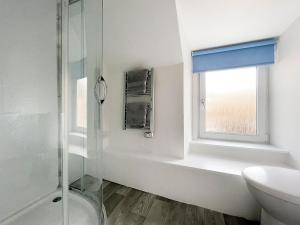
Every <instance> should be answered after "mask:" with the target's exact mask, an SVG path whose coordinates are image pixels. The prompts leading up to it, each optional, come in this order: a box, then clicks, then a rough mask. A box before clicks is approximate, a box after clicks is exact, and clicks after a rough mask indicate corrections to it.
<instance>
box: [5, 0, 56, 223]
mask: <svg viewBox="0 0 300 225" xmlns="http://www.w3.org/2000/svg"><path fill="white" fill-rule="evenodd" d="M0 27H1V36H0V49H1V52H0V127H1V129H0V180H1V185H0V199H1V204H0V220H1V219H3V218H4V217H6V216H8V215H9V214H11V213H13V212H15V211H16V210H19V209H21V208H22V207H24V206H25V205H27V204H28V203H30V202H32V201H34V200H36V199H37V198H39V197H41V196H43V195H46V194H48V193H50V192H52V191H54V190H55V189H56V187H57V185H58V157H57V154H58V150H57V147H58V143H57V138H58V134H57V130H58V129H57V124H58V123H57V122H58V118H57V114H58V110H57V68H56V1H55V0H50V1H49V0H27V1H18V0H10V1H5V2H2V4H1V7H0Z"/></svg>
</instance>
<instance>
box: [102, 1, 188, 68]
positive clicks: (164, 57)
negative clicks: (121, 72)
mask: <svg viewBox="0 0 300 225" xmlns="http://www.w3.org/2000/svg"><path fill="white" fill-rule="evenodd" d="M104 61H105V63H106V64H107V65H117V66H118V65H123V66H131V67H132V66H133V67H134V66H152V67H157V66H162V65H173V64H177V63H181V62H182V56H181V48H180V38H179V31H178V23H177V15H176V6H175V0H164V1H161V0H143V1H141V0H126V1H124V0H104Z"/></svg>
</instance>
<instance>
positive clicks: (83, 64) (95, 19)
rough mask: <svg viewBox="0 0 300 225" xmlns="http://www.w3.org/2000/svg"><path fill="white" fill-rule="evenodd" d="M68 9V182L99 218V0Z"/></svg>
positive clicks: (72, 3)
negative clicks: (87, 201)
mask: <svg viewBox="0 0 300 225" xmlns="http://www.w3.org/2000/svg"><path fill="white" fill-rule="evenodd" d="M68 12H69V23H68V46H69V48H68V58H69V59H68V60H69V68H68V70H69V71H68V75H67V82H66V85H67V87H66V89H67V96H66V101H65V107H67V108H68V109H67V110H66V112H67V115H66V118H65V119H66V120H67V121H66V122H67V136H68V137H67V138H68V145H67V146H68V156H67V157H68V174H67V175H68V184H69V185H70V190H71V192H72V193H77V194H80V195H81V196H83V197H85V198H86V199H88V200H89V201H90V202H91V203H92V204H93V205H94V207H95V209H96V211H97V214H98V219H99V221H102V190H101V185H102V168H101V165H102V163H101V159H102V156H101V151H102V149H101V148H102V142H101V140H102V136H101V135H102V134H101V123H100V118H101V117H100V113H101V105H100V103H99V102H98V101H97V99H98V98H97V95H98V89H99V88H100V84H99V82H100V79H101V76H100V75H101V68H102V2H101V1H100V0H88V1H86V0H77V1H70V2H69V6H68ZM64 179H66V178H64ZM69 205H70V201H69ZM69 224H70V223H69ZM99 224H100V222H99Z"/></svg>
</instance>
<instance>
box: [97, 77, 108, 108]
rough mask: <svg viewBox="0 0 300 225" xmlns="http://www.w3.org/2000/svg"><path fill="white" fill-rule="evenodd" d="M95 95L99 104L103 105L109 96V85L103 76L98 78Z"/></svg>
mask: <svg viewBox="0 0 300 225" xmlns="http://www.w3.org/2000/svg"><path fill="white" fill-rule="evenodd" d="M94 94H95V98H96V100H97V102H98V103H99V104H103V103H104V101H105V99H106V95H107V84H106V81H105V80H104V78H103V76H102V75H99V76H98V77H97V80H96V84H95V88H94Z"/></svg>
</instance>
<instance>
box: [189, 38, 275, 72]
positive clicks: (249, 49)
mask: <svg viewBox="0 0 300 225" xmlns="http://www.w3.org/2000/svg"><path fill="white" fill-rule="evenodd" d="M275 45H276V39H275V38H274V39H267V40H262V41H254V42H247V43H243V44H236V45H230V46H224V47H220V48H211V49H205V50H198V51H193V52H192V57H193V73H199V72H204V71H209V70H221V69H230V68H237V67H246V66H256V65H266V64H273V63H274V49H275Z"/></svg>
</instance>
